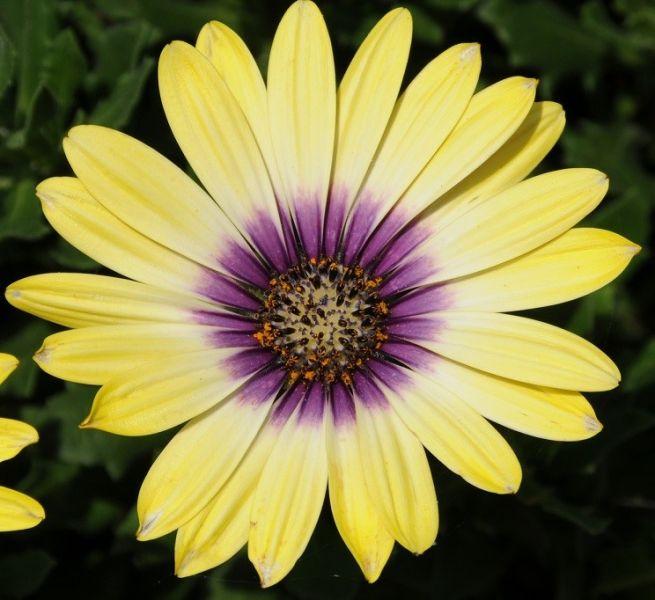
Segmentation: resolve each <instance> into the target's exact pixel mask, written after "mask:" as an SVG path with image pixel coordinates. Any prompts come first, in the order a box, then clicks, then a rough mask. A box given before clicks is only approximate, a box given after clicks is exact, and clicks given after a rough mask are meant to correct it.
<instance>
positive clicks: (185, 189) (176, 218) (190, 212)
mask: <svg viewBox="0 0 655 600" xmlns="http://www.w3.org/2000/svg"><path fill="white" fill-rule="evenodd" d="M64 151H65V153H66V157H67V158H68V162H70V164H71V167H72V168H73V171H75V174H76V175H77V177H78V178H79V179H80V180H81V181H82V183H83V184H84V187H85V188H86V189H87V190H89V192H90V193H91V195H93V197H94V198H95V199H96V200H98V202H100V203H101V204H102V205H103V206H105V208H107V209H108V210H109V211H111V212H112V213H114V214H115V215H116V216H117V217H118V218H119V219H121V220H122V221H124V222H125V223H127V224H128V225H129V226H131V227H133V228H134V229H136V230H137V231H139V232H141V233H143V234H144V235H146V236H148V237H149V238H151V239H152V240H154V241H156V242H158V243H159V244H162V245H163V246H166V247H167V248H170V249H171V250H174V251H175V252H178V253H180V254H182V255H183V256H187V257H189V258H191V259H193V260H195V261H196V262H199V263H201V264H204V265H206V266H208V267H210V268H211V267H214V266H216V264H217V259H216V257H217V256H218V255H219V254H220V253H221V250H222V249H224V245H225V243H226V242H227V241H230V240H235V239H237V240H238V239H240V237H239V234H238V232H237V231H236V230H235V229H234V227H233V226H232V225H231V224H230V222H229V221H228V220H227V219H226V218H225V216H224V215H223V213H222V212H221V211H220V210H219V209H218V208H217V207H216V205H215V204H214V202H213V201H212V199H211V198H210V197H209V196H208V195H207V194H206V193H205V192H204V191H203V190H202V189H201V188H200V187H199V186H198V185H197V184H196V183H195V182H194V181H193V180H192V179H191V178H190V177H189V176H188V175H187V174H186V173H184V172H183V171H182V170H181V169H180V168H178V167H177V166H175V165H174V164H173V163H172V162H170V161H169V160H168V159H167V158H165V157H164V156H162V155H161V154H159V153H158V152H156V151H155V150H153V149H152V148H150V147H148V146H146V145H145V144H143V143H141V142H139V141H138V140H136V139H134V138H132V137H130V136H128V135H125V134H124V133H121V132H119V131H114V130H113V129H108V128H106V127H98V126H96V125H80V126H77V127H73V129H71V130H70V131H69V132H68V137H67V138H66V139H65V140H64Z"/></svg>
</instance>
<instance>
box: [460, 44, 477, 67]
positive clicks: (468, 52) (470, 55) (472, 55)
mask: <svg viewBox="0 0 655 600" xmlns="http://www.w3.org/2000/svg"><path fill="white" fill-rule="evenodd" d="M479 56H480V44H478V43H477V42H472V43H469V44H464V47H463V48H462V50H461V52H460V55H459V58H460V60H461V61H462V62H464V63H468V62H471V61H473V60H475V59H476V58H478V57H479Z"/></svg>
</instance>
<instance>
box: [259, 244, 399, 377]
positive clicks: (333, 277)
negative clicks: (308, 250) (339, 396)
mask: <svg viewBox="0 0 655 600" xmlns="http://www.w3.org/2000/svg"><path fill="white" fill-rule="evenodd" d="M381 281H382V280H381V278H380V277H375V276H372V275H370V274H369V273H367V272H366V271H365V270H364V269H362V268H361V267H360V266H357V265H354V266H350V265H344V264H341V263H340V262H338V261H337V260H335V259H333V258H331V257H327V256H323V257H314V258H309V259H303V260H301V261H300V262H299V263H298V264H296V265H295V266H293V267H291V268H290V269H289V270H288V271H287V272H286V273H283V274H280V275H278V276H276V277H274V278H272V279H271V280H270V281H269V289H268V290H267V295H266V298H265V300H264V303H263V307H262V309H261V310H260V312H259V315H258V321H259V326H258V328H257V331H256V332H255V334H254V336H255V339H256V340H257V341H258V342H259V344H260V345H261V346H262V347H264V348H268V349H270V350H272V351H273V352H274V353H276V354H278V355H279V360H280V362H281V363H282V364H283V365H284V367H285V368H286V369H287V371H288V374H289V380H290V381H291V382H295V381H299V380H302V381H305V382H311V381H321V382H324V383H332V382H334V381H337V380H340V381H342V382H343V383H345V384H346V385H350V383H351V382H352V374H353V372H354V371H356V370H358V369H360V368H362V367H363V366H364V364H365V363H366V361H367V360H368V359H369V358H371V357H373V356H374V355H376V353H378V352H379V351H380V349H381V348H382V346H383V344H384V342H385V341H386V340H387V339H388V334H387V332H386V327H385V321H386V319H387V317H388V314H389V308H388V306H387V304H386V302H385V301H384V300H383V299H382V298H380V295H379V286H380V283H381Z"/></svg>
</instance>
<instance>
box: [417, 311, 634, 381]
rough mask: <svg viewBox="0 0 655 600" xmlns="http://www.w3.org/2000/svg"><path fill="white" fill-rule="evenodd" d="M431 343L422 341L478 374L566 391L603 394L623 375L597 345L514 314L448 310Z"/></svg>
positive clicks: (423, 343) (438, 315)
mask: <svg viewBox="0 0 655 600" xmlns="http://www.w3.org/2000/svg"><path fill="white" fill-rule="evenodd" d="M432 316H433V317H435V318H436V319H440V320H441V327H440V329H439V331H438V333H436V334H435V336H434V339H431V340H425V341H421V344H422V345H424V346H425V347H427V348H429V349H430V350H432V351H434V352H436V353H438V354H441V355H443V356H446V357H448V358H451V359H453V360H456V361H458V362H461V363H463V364H465V365H469V366H471V367H474V368H476V369H480V370H482V371H487V372H489V373H493V374H494V375H499V376H500V377H507V378H508V379H515V380H516V381H523V382H525V383H531V384H533V385H542V386H546V387H554V388H558V389H565V390H579V391H589V392H596V391H603V390H610V389H612V388H614V387H616V386H617V385H618V383H619V380H620V379H621V375H620V373H619V371H618V369H617V368H616V365H615V364H614V363H613V362H612V361H611V360H610V359H609V357H608V356H607V355H606V354H604V353H603V352H601V351H600V350H599V349H598V348H596V346H594V345H593V344H590V343H589V342H587V341H586V340H584V339H582V338H581V337H579V336H577V335H575V334H573V333H571V332H569V331H566V330H565V329H560V328H559V327H554V326H552V325H548V324H546V323H541V322H539V321H534V320H533V319H526V318H524V317H518V316H515V315H505V314H502V313H484V312H464V311H462V312H458V311H448V312H442V313H432Z"/></svg>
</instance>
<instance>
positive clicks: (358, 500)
mask: <svg viewBox="0 0 655 600" xmlns="http://www.w3.org/2000/svg"><path fill="white" fill-rule="evenodd" d="M356 427H357V424H356V423H355V422H354V421H353V423H351V424H350V423H349V424H344V423H335V422H334V418H333V417H331V418H330V419H329V421H328V434H327V453H328V470H329V477H328V489H329V492H330V506H331V507H332V514H333V516H334V521H335V523H336V525H337V529H338V530H339V533H340V534H341V537H342V538H343V540H344V542H345V543H346V545H347V546H348V549H349V550H350V552H352V554H353V556H354V557H355V560H357V564H359V567H360V568H361V570H362V572H363V573H364V576H365V577H366V579H367V581H369V582H370V583H373V582H374V581H376V580H377V579H378V577H380V573H381V572H382V569H383V568H384V565H385V564H386V563H387V560H389V555H390V554H391V550H392V548H393V541H394V540H393V537H392V536H391V535H390V534H389V532H388V531H387V530H386V529H385V527H384V525H383V523H382V519H381V517H380V515H379V514H378V510H377V508H376V506H375V503H374V502H373V500H372V498H371V497H370V495H369V492H368V489H367V488H366V483H365V477H364V468H365V464H366V463H367V457H366V456H362V453H361V452H360V449H359V441H358V439H357V431H356Z"/></svg>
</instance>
